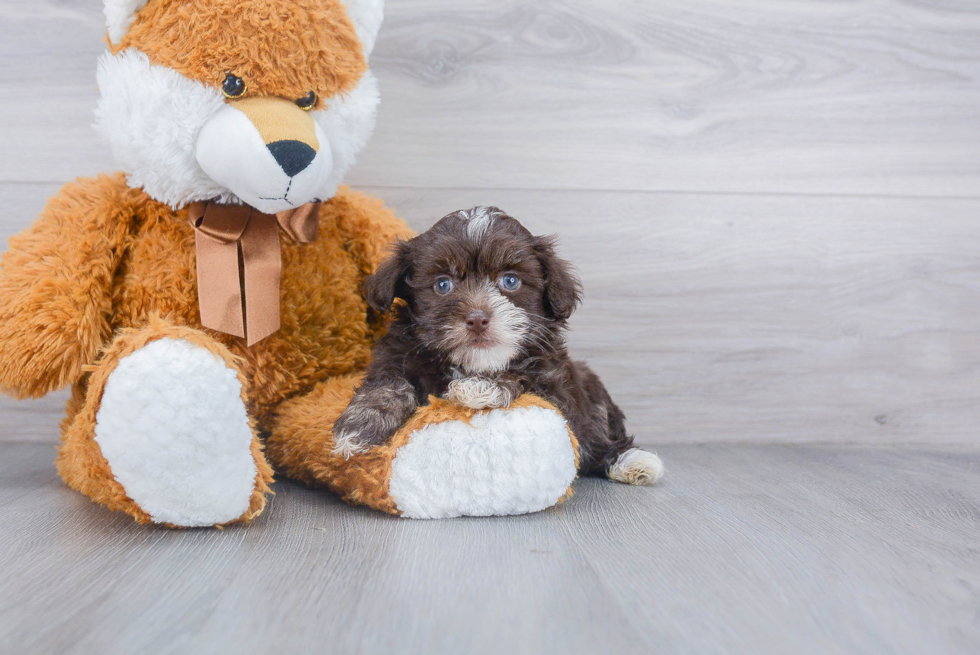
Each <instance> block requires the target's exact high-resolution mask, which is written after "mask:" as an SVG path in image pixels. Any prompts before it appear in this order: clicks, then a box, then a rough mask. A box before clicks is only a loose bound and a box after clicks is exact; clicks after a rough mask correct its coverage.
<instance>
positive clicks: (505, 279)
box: [497, 273, 521, 291]
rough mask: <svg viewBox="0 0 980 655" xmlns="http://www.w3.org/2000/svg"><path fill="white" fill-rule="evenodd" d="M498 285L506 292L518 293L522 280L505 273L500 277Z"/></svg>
mask: <svg viewBox="0 0 980 655" xmlns="http://www.w3.org/2000/svg"><path fill="white" fill-rule="evenodd" d="M497 284H499V285H500V288H501V289H503V290H504V291H517V290H518V289H520V288H521V278H519V277H517V276H516V275H514V274H513V273H504V274H503V275H501V276H500V279H499V280H498V281H497Z"/></svg>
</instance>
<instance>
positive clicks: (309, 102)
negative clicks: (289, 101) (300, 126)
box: [296, 91, 316, 111]
mask: <svg viewBox="0 0 980 655" xmlns="http://www.w3.org/2000/svg"><path fill="white" fill-rule="evenodd" d="M315 104H316V94H315V93H313V92H312V91H310V92H309V93H307V94H306V95H305V96H303V97H302V98H300V99H299V100H297V101H296V106H297V107H299V108H300V109H302V110H303V111H309V110H311V109H313V105H315Z"/></svg>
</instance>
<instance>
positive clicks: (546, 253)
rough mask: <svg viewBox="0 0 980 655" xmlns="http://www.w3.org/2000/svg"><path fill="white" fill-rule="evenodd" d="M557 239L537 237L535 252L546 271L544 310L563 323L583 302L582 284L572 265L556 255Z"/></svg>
mask: <svg viewBox="0 0 980 655" xmlns="http://www.w3.org/2000/svg"><path fill="white" fill-rule="evenodd" d="M557 241H558V239H557V237H554V236H550V237H535V239H534V245H533V248H534V252H535V254H537V256H538V261H539V262H541V268H542V269H543V271H544V309H545V313H546V314H548V315H549V316H550V317H551V318H554V319H557V320H560V321H563V320H565V319H567V318H568V317H569V316H571V315H572V312H574V311H575V307H576V306H578V304H579V303H580V302H582V282H581V281H580V280H579V278H578V275H576V274H575V272H574V271H573V270H572V265H571V264H570V263H569V262H567V261H566V260H564V259H562V258H561V257H559V256H558V255H557V254H556V253H555V244H556V243H557Z"/></svg>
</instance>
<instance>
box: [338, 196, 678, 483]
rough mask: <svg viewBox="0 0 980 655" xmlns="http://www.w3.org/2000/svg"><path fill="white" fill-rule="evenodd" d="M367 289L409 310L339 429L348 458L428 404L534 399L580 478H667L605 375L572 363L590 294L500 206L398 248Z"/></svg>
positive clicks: (400, 310)
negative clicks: (561, 418)
mask: <svg viewBox="0 0 980 655" xmlns="http://www.w3.org/2000/svg"><path fill="white" fill-rule="evenodd" d="M362 288H363V291H364V296H365V298H366V300H367V302H368V304H370V305H371V307H373V308H374V309H376V310H378V311H380V312H387V311H389V310H390V309H391V307H392V304H393V303H394V301H395V299H396V298H400V299H402V300H403V301H404V304H399V306H398V307H397V310H396V312H397V315H396V318H395V321H394V322H393V324H392V326H391V328H390V330H389V331H388V333H387V335H386V336H385V337H383V338H382V339H381V340H380V341H379V342H378V343H377V344H376V345H375V348H374V351H373V360H372V362H371V366H370V367H369V368H368V372H367V377H366V378H365V380H364V383H363V384H362V385H361V386H360V388H358V390H357V393H356V394H355V396H354V398H353V399H352V400H351V403H350V405H348V407H347V408H346V409H345V410H344V412H343V413H342V414H341V415H340V417H339V418H338V419H337V421H336V423H334V426H333V430H334V435H335V443H336V444H337V446H336V449H337V451H338V452H343V453H345V454H348V455H349V454H351V453H355V452H359V451H361V450H363V449H365V448H367V447H369V446H373V445H379V444H383V443H385V442H386V441H387V440H389V439H390V438H391V436H392V435H393V434H394V433H395V432H396V431H397V430H398V428H400V427H401V426H402V425H403V424H404V423H405V421H407V420H408V418H409V417H410V416H411V415H412V413H413V412H414V411H415V409H416V408H417V407H418V406H419V405H423V404H426V403H427V399H428V397H429V395H430V394H431V395H436V396H440V397H445V398H448V399H450V400H452V401H454V402H456V403H458V404H461V405H465V406H467V407H472V408H475V409H484V408H496V407H507V406H509V405H510V403H511V402H512V401H513V400H514V399H515V398H517V397H518V396H520V395H521V394H522V393H524V392H525V391H527V392H530V393H534V394H537V395H538V396H541V397H542V398H545V399H546V400H548V401H550V402H551V403H553V404H554V405H555V406H557V407H558V408H559V409H560V410H561V412H562V413H563V414H564V415H565V417H566V418H567V420H568V422H569V424H570V426H571V428H572V430H573V431H574V433H575V436H576V438H577V439H578V441H579V444H580V446H581V461H580V464H579V471H580V472H581V473H583V474H586V475H607V476H608V477H610V478H612V479H614V480H618V481H621V482H628V483H631V484H652V483H654V482H656V480H657V479H658V478H659V477H660V475H661V474H662V473H663V465H662V463H661V462H660V459H659V458H658V457H657V456H656V455H654V454H652V453H647V452H644V451H642V450H639V449H637V448H634V447H633V437H631V436H630V435H628V434H627V433H626V426H625V424H624V416H623V412H622V411H620V409H619V407H617V406H616V403H614V402H613V400H612V398H610V397H609V392H608V391H606V388H605V386H603V384H602V382H601V381H600V380H599V378H598V376H596V374H595V373H593V372H592V370H591V369H589V367H588V366H586V365H585V364H584V363H583V362H573V361H572V360H571V359H570V358H569V356H568V351H567V350H566V347H565V338H564V331H565V329H566V327H567V320H568V317H569V316H570V315H571V314H572V311H574V309H575V307H576V306H577V305H578V303H579V302H580V300H581V284H580V282H579V280H578V278H577V277H576V276H575V275H574V273H572V271H571V267H570V265H569V264H568V262H566V261H565V260H563V259H560V258H559V257H558V256H557V255H556V254H555V249H554V239H553V238H551V237H535V236H533V235H532V234H531V233H530V232H528V231H527V230H526V229H525V228H524V227H523V226H522V225H521V224H520V223H519V222H517V221H516V220H515V219H513V218H511V217H510V216H508V215H507V214H505V213H504V212H502V211H501V210H499V209H497V208H496V207H474V208H473V209H469V210H465V211H458V212H455V213H452V214H449V215H448V216H446V217H444V218H443V219H442V220H440V221H439V222H438V223H436V224H435V225H434V226H433V227H432V229H430V230H429V231H428V232H425V233H424V234H420V235H419V236H417V237H415V238H414V239H412V240H411V241H401V242H399V243H398V245H397V246H396V248H395V252H394V254H393V255H392V256H391V257H390V258H389V259H387V260H386V261H385V262H384V263H382V265H381V266H380V267H379V269H378V271H377V273H376V274H375V275H373V276H371V277H369V278H367V279H366V280H365V281H364V285H363V287H362Z"/></svg>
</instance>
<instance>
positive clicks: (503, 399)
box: [446, 377, 514, 409]
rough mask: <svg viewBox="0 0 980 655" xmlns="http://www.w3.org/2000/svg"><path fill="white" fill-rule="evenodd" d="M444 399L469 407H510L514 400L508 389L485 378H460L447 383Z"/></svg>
mask: <svg viewBox="0 0 980 655" xmlns="http://www.w3.org/2000/svg"><path fill="white" fill-rule="evenodd" d="M446 400H450V401H452V402H454V403H456V404H457V405H462V406H463V407H469V408H470V409H491V408H498V407H510V404H511V403H512V402H514V398H513V397H512V396H511V393H510V391H508V390H507V389H505V388H503V387H501V386H500V385H499V384H497V383H496V382H494V381H493V380H488V379H487V378H479V377H471V378H460V379H459V380H453V381H452V382H450V383H449V389H448V390H447V391H446Z"/></svg>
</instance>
